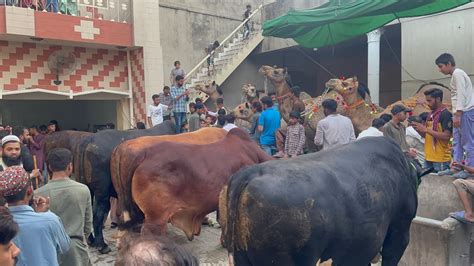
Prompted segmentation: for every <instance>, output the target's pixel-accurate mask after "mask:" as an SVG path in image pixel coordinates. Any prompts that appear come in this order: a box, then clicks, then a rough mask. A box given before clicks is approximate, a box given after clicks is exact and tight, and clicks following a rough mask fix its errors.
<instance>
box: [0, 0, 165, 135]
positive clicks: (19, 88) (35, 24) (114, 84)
mask: <svg viewBox="0 0 474 266" xmlns="http://www.w3.org/2000/svg"><path fill="white" fill-rule="evenodd" d="M158 8H159V6H158V2H157V1H133V2H132V1H131V0H108V1H99V0H95V1H91V0H80V1H77V2H74V3H70V2H69V1H57V0H56V1H54V0H52V1H31V0H16V1H9V0H7V1H0V77H1V79H0V124H16V125H18V124H21V125H27V126H29V125H33V124H35V125H40V124H46V123H47V122H48V121H49V120H51V119H55V120H58V121H59V122H60V123H61V122H62V127H63V128H66V129H69V128H76V129H80V130H91V129H92V128H93V127H99V126H100V125H104V124H106V123H114V124H116V125H117V127H118V128H121V129H126V128H130V127H132V126H133V125H134V124H135V123H136V122H138V121H145V109H146V104H147V102H150V100H148V98H150V99H151V94H152V93H154V92H153V91H152V90H151V89H150V90H147V88H156V87H158V86H161V84H163V76H162V75H161V74H160V73H162V72H160V71H162V70H161V64H160V63H159V62H161V44H160V34H159V30H158V28H157V25H159V12H158ZM149 73H154V74H153V75H152V74H149ZM156 73H159V74H156ZM147 74H148V75H147Z"/></svg>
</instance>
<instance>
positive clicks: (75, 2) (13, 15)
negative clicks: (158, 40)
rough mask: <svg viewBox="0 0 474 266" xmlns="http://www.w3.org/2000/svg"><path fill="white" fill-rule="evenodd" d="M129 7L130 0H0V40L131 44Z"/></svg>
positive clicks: (131, 32)
mask: <svg viewBox="0 0 474 266" xmlns="http://www.w3.org/2000/svg"><path fill="white" fill-rule="evenodd" d="M131 6H132V0H0V39H3V40H7V41H9V40H10V41H11V40H14V41H23V42H30V41H31V40H35V41H38V40H39V41H41V40H48V43H50V44H57V45H62V44H66V42H67V43H68V45H77V44H79V43H88V44H94V45H99V46H100V47H103V48H107V47H106V46H113V47H117V46H119V47H131V46H133V29H132V28H133V27H132V26H133V25H132V23H133V19H132V10H131ZM70 42H73V43H70ZM94 47H97V46H94Z"/></svg>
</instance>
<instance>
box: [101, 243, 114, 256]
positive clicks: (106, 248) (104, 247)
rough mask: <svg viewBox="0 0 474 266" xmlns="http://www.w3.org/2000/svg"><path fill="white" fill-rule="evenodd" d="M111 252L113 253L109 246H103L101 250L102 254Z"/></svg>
mask: <svg viewBox="0 0 474 266" xmlns="http://www.w3.org/2000/svg"><path fill="white" fill-rule="evenodd" d="M110 251H112V250H111V249H110V248H109V246H108V245H105V246H103V247H102V248H101V249H99V252H100V254H107V253H109V252H110Z"/></svg>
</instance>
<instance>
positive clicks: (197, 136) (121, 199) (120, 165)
mask: <svg viewBox="0 0 474 266" xmlns="http://www.w3.org/2000/svg"><path fill="white" fill-rule="evenodd" d="M226 134H227V131H225V130H223V129H221V128H209V127H208V128H202V129H200V130H198V131H194V132H190V133H184V134H179V135H164V136H147V137H141V138H137V139H132V140H129V141H125V142H124V143H122V144H120V145H119V146H117V148H115V150H114V152H113V153H112V158H111V160H110V165H111V169H110V171H111V174H112V184H113V185H114V188H115V191H116V192H117V197H118V208H117V215H120V216H119V217H120V218H121V220H122V221H121V222H122V223H123V222H129V221H130V220H132V221H133V223H134V222H142V221H143V213H142V212H141V211H140V209H139V208H138V206H137V205H135V203H134V202H133V200H132V185H131V184H132V178H141V176H138V175H136V174H135V170H136V169H137V167H138V166H139V165H140V164H141V163H142V162H143V161H145V160H146V159H148V158H149V157H150V156H151V155H153V154H162V151H161V150H160V149H159V148H157V146H156V145H157V144H159V143H162V142H164V141H172V142H181V143H191V144H209V143H213V142H216V141H219V140H221V139H223V138H224V137H225V136H226ZM122 212H123V213H124V215H121V213H122ZM133 223H130V224H133Z"/></svg>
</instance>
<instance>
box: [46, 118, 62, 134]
mask: <svg viewBox="0 0 474 266" xmlns="http://www.w3.org/2000/svg"><path fill="white" fill-rule="evenodd" d="M48 125H49V126H48V128H49V127H50V126H51V129H53V127H52V126H53V125H54V131H53V132H58V131H61V129H60V128H59V122H58V121H57V120H51V121H49V124H48Z"/></svg>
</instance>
